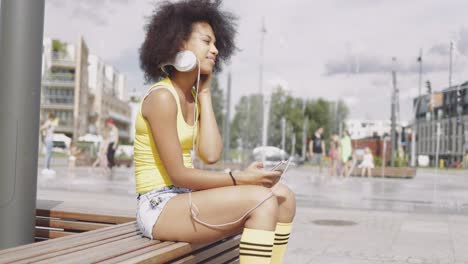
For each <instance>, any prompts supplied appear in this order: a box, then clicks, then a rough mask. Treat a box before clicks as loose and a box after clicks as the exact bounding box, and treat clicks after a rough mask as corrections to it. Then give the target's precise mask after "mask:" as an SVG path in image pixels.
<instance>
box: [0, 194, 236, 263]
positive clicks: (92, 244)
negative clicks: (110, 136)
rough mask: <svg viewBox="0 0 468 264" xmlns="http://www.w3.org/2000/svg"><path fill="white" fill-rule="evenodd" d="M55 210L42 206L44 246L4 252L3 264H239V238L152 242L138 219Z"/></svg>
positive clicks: (39, 231)
mask: <svg viewBox="0 0 468 264" xmlns="http://www.w3.org/2000/svg"><path fill="white" fill-rule="evenodd" d="M51 207H53V206H50V203H49V204H48V203H47V202H40V201H38V205H37V220H36V224H37V226H36V240H37V241H41V242H36V243H33V244H28V245H23V246H19V247H15V248H10V249H5V250H2V251H0V263H210V264H215V263H216V264H217V263H238V256H239V241H240V235H236V236H233V237H229V238H226V239H222V240H219V241H216V242H214V243H210V244H204V245H194V244H189V243H184V242H173V241H158V240H150V239H148V238H144V237H142V236H141V233H140V231H139V230H138V228H137V226H136V222H135V221H134V218H133V219H132V218H129V217H127V216H115V215H106V214H93V213H87V212H82V211H81V212H71V211H66V210H53V209H51ZM51 238H54V239H51ZM42 240H46V241H42Z"/></svg>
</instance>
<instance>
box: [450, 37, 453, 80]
mask: <svg viewBox="0 0 468 264" xmlns="http://www.w3.org/2000/svg"><path fill="white" fill-rule="evenodd" d="M452 63H453V42H452V41H450V52H449V88H450V87H452Z"/></svg>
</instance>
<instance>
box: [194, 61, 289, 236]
mask: <svg viewBox="0 0 468 264" xmlns="http://www.w3.org/2000/svg"><path fill="white" fill-rule="evenodd" d="M197 62H198V63H197V65H198V74H197V83H196V86H195V111H194V124H193V128H192V153H193V154H195V129H196V127H197V124H198V118H197V116H198V105H197V104H198V88H199V85H200V60H198V58H197ZM282 162H284V161H282ZM289 163H290V159H289V160H288V161H287V163H286V167H285V169H284V171H283V173H282V175H281V176H283V175H284V173H286V171H287V169H288V168H289ZM280 180H281V179H280ZM278 182H279V181H278ZM276 186H278V184H275V186H273V187H272V188H271V189H270V192H269V193H268V195H266V196H265V198H264V199H263V200H261V201H260V202H259V203H258V204H257V205H255V206H254V207H252V208H251V209H249V210H248V211H247V212H246V213H245V214H244V215H242V216H241V217H240V218H239V219H237V220H236V221H232V222H229V223H225V224H209V223H206V222H204V221H202V220H200V219H199V218H198V215H199V214H200V210H199V209H198V207H197V205H196V204H194V203H193V202H192V192H189V194H188V196H189V198H188V200H189V208H190V215H191V216H192V218H193V220H195V221H196V222H198V223H200V224H202V225H205V226H208V227H214V228H216V227H223V226H228V225H233V224H235V223H238V222H239V221H241V220H242V219H244V218H245V217H246V216H247V215H249V214H250V213H251V212H252V211H253V210H255V209H257V208H258V207H259V206H260V205H261V204H262V203H264V202H265V201H266V200H268V199H269V198H270V197H272V196H274V193H273V190H274V189H275V188H276Z"/></svg>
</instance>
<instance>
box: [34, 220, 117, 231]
mask: <svg viewBox="0 0 468 264" xmlns="http://www.w3.org/2000/svg"><path fill="white" fill-rule="evenodd" d="M36 226H47V227H52V228H62V229H68V230H77V231H91V230H96V229H99V228H103V227H108V226H111V224H101V223H87V222H76V221H70V220H61V219H52V218H45V217H36Z"/></svg>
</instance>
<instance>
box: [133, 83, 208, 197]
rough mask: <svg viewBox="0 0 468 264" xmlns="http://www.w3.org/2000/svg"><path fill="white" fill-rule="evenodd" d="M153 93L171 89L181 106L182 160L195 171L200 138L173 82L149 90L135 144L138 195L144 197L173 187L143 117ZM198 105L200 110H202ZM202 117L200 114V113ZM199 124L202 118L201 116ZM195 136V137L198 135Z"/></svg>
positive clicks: (160, 84) (179, 119)
mask: <svg viewBox="0 0 468 264" xmlns="http://www.w3.org/2000/svg"><path fill="white" fill-rule="evenodd" d="M153 89H168V90H169V91H170V92H171V93H172V95H173V96H174V98H175V101H176V103H177V134H178V137H179V142H180V145H181V147H182V156H183V160H184V165H185V167H187V168H193V163H192V157H191V155H190V150H191V149H192V145H193V141H192V140H193V136H195V137H196V136H197V131H198V122H196V123H195V125H194V126H191V125H189V124H187V123H186V122H185V119H184V116H183V114H182V110H181V107H180V101H179V95H178V94H177V92H176V90H175V88H174V86H173V85H172V82H171V80H170V79H169V78H165V79H163V80H162V81H160V82H158V83H156V84H154V85H153V86H151V88H150V89H149V90H148V92H147V93H146V95H145V96H144V97H143V100H142V101H141V103H140V110H139V111H138V113H137V116H136V121H135V130H136V131H135V140H134V161H135V177H136V179H135V182H136V192H137V193H140V194H143V193H146V192H149V191H152V190H154V189H159V188H162V187H165V186H170V185H173V184H172V181H171V179H170V178H169V176H168V175H167V172H166V169H165V168H164V166H163V163H162V161H161V159H160V156H159V153H158V149H157V147H156V145H155V144H154V140H153V135H152V132H151V128H150V125H149V123H148V121H147V120H146V119H145V118H144V117H143V115H142V113H141V108H142V107H141V105H142V104H143V101H144V99H145V97H146V96H147V95H148V94H149V92H150V91H151V90H153ZM198 107H199V106H198V103H197V108H198ZM198 113H200V112H199V111H198ZM197 120H198V116H197ZM194 134H195V135H194Z"/></svg>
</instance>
